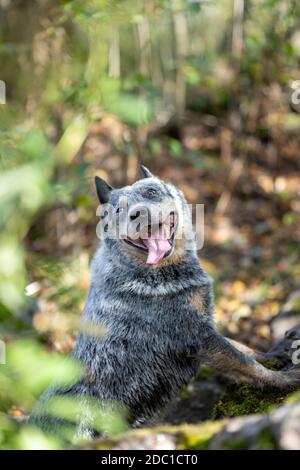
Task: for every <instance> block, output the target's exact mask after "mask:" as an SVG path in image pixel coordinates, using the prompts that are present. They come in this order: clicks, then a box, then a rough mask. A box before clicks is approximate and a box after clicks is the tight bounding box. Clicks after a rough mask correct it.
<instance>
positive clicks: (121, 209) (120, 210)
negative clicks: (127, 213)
mask: <svg viewBox="0 0 300 470" xmlns="http://www.w3.org/2000/svg"><path fill="white" fill-rule="evenodd" d="M122 212H124V207H118V208H117V210H116V214H122Z"/></svg>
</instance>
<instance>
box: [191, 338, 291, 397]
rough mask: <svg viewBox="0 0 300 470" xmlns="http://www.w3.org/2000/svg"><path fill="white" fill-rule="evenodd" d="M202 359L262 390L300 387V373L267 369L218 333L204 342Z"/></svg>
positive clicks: (201, 353) (201, 352)
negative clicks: (263, 388) (265, 388)
mask: <svg viewBox="0 0 300 470" xmlns="http://www.w3.org/2000/svg"><path fill="white" fill-rule="evenodd" d="M200 359H201V361H203V362H204V363H205V364H207V365H209V366H211V367H212V368H214V369H216V370H218V371H220V372H223V373H226V374H230V375H234V376H236V377H238V378H241V379H244V380H246V381H248V382H251V383H253V384H254V385H257V386H259V387H276V388H279V389H282V390H293V389H296V388H300V370H296V371H295V370H293V371H273V370H270V369H267V368H266V367H264V366H263V365H261V364H259V362H257V361H256V360H255V359H253V357H249V356H248V355H247V354H245V353H244V352H242V351H241V350H238V349H237V348H236V347H235V346H234V345H233V344H232V343H231V342H229V341H228V340H227V339H226V338H224V337H223V336H221V335H220V334H219V333H218V332H217V331H215V330H212V331H211V332H210V333H209V334H208V335H207V337H206V338H205V340H204V341H203V347H202V350H201V351H200Z"/></svg>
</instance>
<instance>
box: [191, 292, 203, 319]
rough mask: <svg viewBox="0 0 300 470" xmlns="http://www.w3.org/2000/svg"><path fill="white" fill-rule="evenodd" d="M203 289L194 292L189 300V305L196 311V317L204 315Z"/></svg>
mask: <svg viewBox="0 0 300 470" xmlns="http://www.w3.org/2000/svg"><path fill="white" fill-rule="evenodd" d="M204 295H205V294H204V289H201V288H199V289H197V290H196V292H193V293H192V295H191V298H190V303H191V305H192V306H193V307H194V308H195V309H196V310H197V313H198V315H203V314H205V313H206V312H205V301H204V300H205V299H204Z"/></svg>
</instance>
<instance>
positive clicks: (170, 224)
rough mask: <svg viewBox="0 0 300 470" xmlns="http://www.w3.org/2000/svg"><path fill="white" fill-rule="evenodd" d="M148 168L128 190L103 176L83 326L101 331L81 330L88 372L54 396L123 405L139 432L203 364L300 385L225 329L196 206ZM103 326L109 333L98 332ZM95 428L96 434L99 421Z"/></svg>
mask: <svg viewBox="0 0 300 470" xmlns="http://www.w3.org/2000/svg"><path fill="white" fill-rule="evenodd" d="M141 169H142V173H143V176H144V178H143V179H141V180H139V181H137V182H136V183H134V184H133V185H131V186H126V187H124V188H121V189H113V188H112V187H111V186H110V185H109V184H108V183H106V182H105V181H104V180H102V179H100V178H99V177H96V189H97V194H98V197H99V200H100V203H101V205H102V207H103V210H102V216H101V218H102V221H101V227H102V238H103V240H102V243H101V246H100V248H99V249H98V251H97V253H96V255H95V257H94V260H93V263H92V276H91V287H90V291H89V295H88V300H87V304H86V307H85V310H84V325H88V324H89V325H90V326H92V327H91V328H83V329H82V331H81V332H80V334H79V336H78V339H77V343H76V346H75V349H74V351H73V354H74V356H75V357H76V358H77V359H78V360H79V361H80V362H81V363H82V364H83V365H84V369H85V375H84V377H83V378H82V380H81V381H80V382H79V383H77V384H76V385H74V386H72V387H69V388H66V389H51V390H50V392H48V393H47V392H46V395H45V397H46V398H47V396H48V397H49V396H53V394H58V395H64V394H71V395H78V394H79V395H80V396H82V397H93V398H96V399H99V400H100V401H101V403H103V402H109V403H113V402H117V403H121V404H122V405H123V406H124V407H125V408H126V409H127V410H128V411H129V419H130V423H131V425H132V426H138V425H142V424H144V423H149V422H153V420H154V419H155V418H156V417H158V416H159V415H160V413H162V411H163V410H164V409H165V408H166V406H167V405H168V404H169V403H170V401H171V400H173V399H174V398H175V397H176V396H177V395H178V393H179V392H180V390H181V388H182V387H183V386H185V385H186V384H188V382H189V381H190V380H191V379H193V377H195V376H196V374H197V371H198V370H199V366H200V365H202V364H206V365H208V366H211V367H213V368H214V369H216V370H219V371H220V372H222V373H227V374H231V375H234V376H237V377H239V378H242V379H245V380H247V381H248V382H251V383H253V384H255V385H257V386H259V387H267V386H269V387H277V388H279V389H282V390H289V389H294V388H297V387H300V372H299V371H298V372H297V371H272V370H269V369H267V368H265V367H264V366H263V365H261V364H260V362H263V360H264V359H265V356H264V355H263V353H259V352H256V351H253V350H251V349H250V348H248V347H246V346H244V345H241V344H239V343H237V342H235V341H232V340H229V339H226V338H225V337H223V336H222V335H221V334H220V333H219V332H218V331H217V330H216V326H215V323H214V318H213V294H212V282H211V279H210V278H209V277H208V275H207V274H206V273H205V271H204V270H203V268H202V267H201V264H200V263H199V260H198V257H197V253H196V245H195V241H194V240H193V238H192V237H190V236H187V234H188V235H190V234H191V232H192V222H191V215H190V210H189V208H188V206H187V202H186V200H185V198H184V196H183V194H182V192H181V191H180V190H179V189H177V188H176V187H174V186H173V185H171V184H169V183H165V182H163V181H161V180H160V179H158V178H157V177H155V176H153V175H152V174H151V173H150V171H149V170H148V169H147V168H145V167H141ZM124 201H126V210H125V205H124ZM108 206H109V207H110V208H112V209H113V213H114V214H115V217H114V218H113V217H110V215H111V214H110V213H109V212H111V211H109V209H108ZM165 208H168V210H167V211H164V209H165ZM157 214H159V216H157ZM121 226H122V230H123V232H124V234H123V236H120V228H121ZM112 228H114V229H117V232H118V233H117V236H115V235H116V234H115V233H114V234H113V232H114V230H112ZM104 234H106V236H104ZM136 234H138V235H136ZM178 234H179V235H180V236H178ZM97 328H98V329H99V328H104V333H103V335H97V334H95V333H93V329H94V330H95V331H96V330H97ZM45 397H44V400H43V401H45V399H46V398H45ZM88 421H89V423H88V426H90V427H91V428H92V417H89V420H88ZM85 425H86V423H83V426H82V427H84V426H85Z"/></svg>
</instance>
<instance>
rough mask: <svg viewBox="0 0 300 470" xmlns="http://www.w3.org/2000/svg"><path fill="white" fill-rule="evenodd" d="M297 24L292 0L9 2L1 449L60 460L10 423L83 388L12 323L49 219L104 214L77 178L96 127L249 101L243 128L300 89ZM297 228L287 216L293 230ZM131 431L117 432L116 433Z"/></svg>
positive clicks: (5, 9) (155, 145)
mask: <svg viewBox="0 0 300 470" xmlns="http://www.w3.org/2000/svg"><path fill="white" fill-rule="evenodd" d="M239 6H242V8H243V9H242V11H241V10H239V9H238V8H239ZM237 11H240V14H239V15H238V14H237V13H236V12H237ZM299 16H300V4H299V2H297V1H292V0H285V1H278V0H277V1H276V0H267V1H262V0H251V1H247V2H239V1H238V0H223V1H222V2H214V1H211V0H206V1H202V0H147V1H146V0H143V1H138V0H122V1H121V0H110V1H108V0H76V1H59V0H55V1H51V2H50V1H39V0H32V1H28V2H15V1H13V0H7V1H5V2H4V1H3V2H1V1H0V61H1V70H0V74H1V75H0V79H1V80H4V81H5V83H6V88H7V104H6V105H0V168H1V173H0V227H1V231H0V320H3V322H2V324H1V327H0V335H2V336H3V337H4V339H5V340H6V342H7V343H8V344H9V346H8V350H7V364H6V365H1V366H0V401H1V408H0V445H1V446H2V447H4V448H11V447H13V448H32V447H39V448H54V447H61V446H62V443H61V442H59V441H58V440H57V439H56V440H54V439H53V438H50V437H47V436H45V435H44V434H42V433H41V432H40V431H38V430H35V429H33V428H28V427H26V425H24V424H22V423H19V422H18V421H17V420H14V419H13V418H12V417H9V416H8V414H7V410H8V409H9V408H11V407H12V406H15V407H18V408H21V409H22V410H23V411H24V414H25V415H26V414H28V413H29V412H30V410H31V408H32V406H33V403H34V402H35V400H36V398H37V396H38V395H39V394H40V392H41V391H42V390H43V389H44V388H45V387H46V386H47V385H48V384H49V383H51V382H53V381H54V382H56V383H57V381H60V378H61V379H63V381H65V380H66V381H69V380H70V381H72V380H74V374H75V376H76V374H78V369H77V366H75V365H74V364H73V362H69V361H68V360H65V359H64V358H63V360H62V359H61V357H60V356H58V355H55V354H53V353H51V354H48V353H45V350H44V349H45V348H44V347H41V346H39V342H38V340H37V339H35V340H34V339H32V340H31V342H22V341H18V342H16V341H15V337H16V336H14V335H13V336H10V335H11V329H10V331H9V334H8V333H7V331H6V329H5V325H7V323H5V322H4V320H7V319H9V320H10V321H11V325H12V324H14V325H16V331H17V334H18V331H19V328H20V323H13V319H14V321H16V319H17V320H18V319H20V322H22V321H23V320H22V318H21V317H22V316H21V314H20V312H21V310H22V307H23V306H24V304H25V303H26V296H25V286H26V285H27V284H28V282H29V281H30V278H29V277H28V272H27V267H26V261H27V255H26V249H25V243H26V237H27V235H28V233H29V231H30V229H31V228H32V226H33V225H34V224H35V223H36V222H37V221H38V218H39V216H40V214H41V212H43V211H44V212H45V211H46V210H47V209H48V208H51V207H54V206H56V205H63V204H71V203H73V204H75V205H76V206H77V207H79V208H80V207H81V208H82V207H83V208H87V207H89V206H90V205H92V204H91V201H90V199H89V196H87V193H88V177H90V174H89V172H88V169H87V168H86V167H85V166H84V165H83V166H79V165H77V166H76V169H74V168H73V166H72V162H73V159H74V156H75V155H76V154H77V152H78V151H79V150H80V147H81V145H82V143H83V142H84V139H85V137H86V135H87V133H88V130H89V126H90V124H91V123H94V122H97V121H98V120H99V119H101V113H103V112H107V113H112V114H114V115H116V116H117V117H118V118H119V119H120V120H121V121H122V122H123V123H124V124H126V125H128V126H129V127H130V128H131V129H132V131H133V133H134V132H138V131H140V130H143V129H144V128H146V127H147V126H150V125H153V126H155V125H163V124H165V123H168V122H169V121H170V120H175V121H176V123H177V125H178V123H179V124H180V122H181V120H182V118H183V116H184V113H185V111H186V110H193V111H197V112H204V113H205V112H207V113H210V114H214V113H215V114H217V115H220V116H223V115H224V113H226V112H227V111H228V109H229V108H230V107H234V106H235V105H236V103H237V101H238V107H239V109H240V110H241V115H243V112H244V110H245V109H246V108H247V106H248V107H249V104H251V101H252V98H253V96H255V94H256V93H257V90H258V89H261V88H262V87H263V86H265V85H269V84H271V83H272V82H273V81H276V83H279V84H280V85H281V86H287V85H288V84H289V83H290V81H291V80H294V79H295V78H297V77H296V75H297V72H296V71H295V70H296V69H297V63H298V62H299V59H300V46H299V34H300V32H299ZM237 97H238V98H237ZM99 115H100V118H99ZM294 121H295V120H294ZM294 121H293V122H294ZM296 127H298V128H299V120H298V121H297V122H296ZM261 131H262V132H265V129H261ZM164 144H166V145H167V147H168V149H169V151H170V154H171V155H172V156H173V157H174V158H176V159H179V158H181V157H182V154H183V148H182V144H181V142H180V141H179V140H178V138H177V137H173V136H172V137H171V136H168V137H166V139H165V140H164V141H161V140H159V139H157V138H153V139H152V140H150V142H149V152H150V155H151V157H152V158H158V157H159V155H160V153H161V149H162V147H163V145H164ZM124 147H125V144H124ZM189 157H190V158H191V160H192V161H193V163H194V164H195V166H198V167H201V165H203V164H204V163H202V162H201V160H200V159H199V157H198V155H197V154H194V153H191V154H190V156H189ZM293 217H294V215H293V213H287V214H286V215H285V216H284V220H283V222H284V224H285V225H288V226H289V225H290V224H291V223H293ZM23 327H24V325H23ZM24 329H25V331H26V334H27V335H30V336H31V337H33V336H35V335H36V333H35V332H34V330H33V329H32V328H31V327H26V326H25V327H24ZM74 408H76V407H74ZM74 408H73V409H74ZM100 421H101V420H100ZM102 421H103V420H102ZM122 423H123V421H122V419H120V421H118V419H116V423H115V424H114V425H113V426H112V429H113V430H115V429H119V428H120V429H121V428H122V426H123V424H122ZM102 426H103V422H101V423H100V424H99V426H98V427H99V428H101V427H102Z"/></svg>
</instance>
